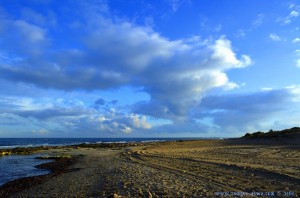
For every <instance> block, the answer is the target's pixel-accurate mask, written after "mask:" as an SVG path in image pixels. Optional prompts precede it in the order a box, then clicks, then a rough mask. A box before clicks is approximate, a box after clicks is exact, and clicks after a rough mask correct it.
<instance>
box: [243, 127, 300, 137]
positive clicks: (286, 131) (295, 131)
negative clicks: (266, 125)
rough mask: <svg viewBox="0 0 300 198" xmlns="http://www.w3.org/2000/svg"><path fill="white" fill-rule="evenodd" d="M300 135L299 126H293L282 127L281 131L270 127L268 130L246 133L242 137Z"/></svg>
mask: <svg viewBox="0 0 300 198" xmlns="http://www.w3.org/2000/svg"><path fill="white" fill-rule="evenodd" d="M299 136H300V127H293V128H291V129H284V130H282V131H273V130H272V129H271V130H269V132H266V133H264V132H261V131H258V132H254V133H246V134H245V135H244V136H243V137H242V138H246V139H261V138H262V139H264V138H294V137H299Z"/></svg>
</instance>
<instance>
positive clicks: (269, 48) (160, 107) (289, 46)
mask: <svg viewBox="0 0 300 198" xmlns="http://www.w3.org/2000/svg"><path fill="white" fill-rule="evenodd" d="M299 15H300V2H299V1H280V0H274V1H269V0H251V1H250V0H241V1H225V0H223V1H216V0H215V1H212V0H201V1H193V0H160V1H158V0H157V1H156V0H155V1H152V0H151V1H150V0H131V1H123V0H114V1H92V0H91V1H80V0H74V1H73V0H66V1H54V0H45V1H37V0H28V1H21V0H9V1H8V0H0V137H237V136H240V135H243V134H244V133H246V132H252V131H258V130H261V131H268V130H269V129H274V130H280V129H284V128H289V127H294V126H299V125H300V123H299V116H300V78H299V76H300V25H299V24H300V23H299V22H300V16H299Z"/></svg>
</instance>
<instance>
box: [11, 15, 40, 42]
mask: <svg viewBox="0 0 300 198" xmlns="http://www.w3.org/2000/svg"><path fill="white" fill-rule="evenodd" d="M15 27H16V29H18V31H19V32H20V33H21V34H22V36H23V37H25V38H26V39H27V40H28V41H30V42H31V43H36V42H43V41H44V40H45V32H46V31H45V30H44V29H43V28H40V27H38V26H35V25H32V24H29V23H27V22H26V21H22V20H17V21H15Z"/></svg>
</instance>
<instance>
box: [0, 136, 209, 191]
mask: <svg viewBox="0 0 300 198" xmlns="http://www.w3.org/2000/svg"><path fill="white" fill-rule="evenodd" d="M193 139H203V138H0V149H12V148H17V147H36V146H65V145H77V144H81V143H128V142H162V141H174V140H193ZM38 156H40V155H38V154H33V155H8V156H7V155H5V156H1V155H0V186H2V185H3V184H5V183H6V182H8V181H12V180H15V179H18V178H22V177H31V176H37V175H43V174H48V173H50V172H49V170H44V169H38V168H36V167H35V166H37V165H39V164H42V163H47V162H51V160H40V159H36V157H38Z"/></svg>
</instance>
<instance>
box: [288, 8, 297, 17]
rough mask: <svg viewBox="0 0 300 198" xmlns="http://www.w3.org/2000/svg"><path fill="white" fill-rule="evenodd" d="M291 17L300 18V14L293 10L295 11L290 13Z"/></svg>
mask: <svg viewBox="0 0 300 198" xmlns="http://www.w3.org/2000/svg"><path fill="white" fill-rule="evenodd" d="M289 16H290V17H298V16H299V12H297V11H295V10H293V11H291V12H290V15H289Z"/></svg>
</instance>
